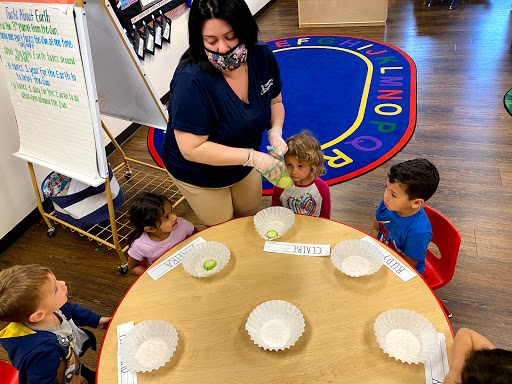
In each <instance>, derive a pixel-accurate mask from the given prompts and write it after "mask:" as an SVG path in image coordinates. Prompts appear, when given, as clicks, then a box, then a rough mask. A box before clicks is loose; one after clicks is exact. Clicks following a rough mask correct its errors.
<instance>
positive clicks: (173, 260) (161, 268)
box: [148, 237, 206, 280]
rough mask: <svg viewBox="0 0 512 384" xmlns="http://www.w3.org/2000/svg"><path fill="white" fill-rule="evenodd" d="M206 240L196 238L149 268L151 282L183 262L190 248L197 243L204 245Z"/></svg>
mask: <svg viewBox="0 0 512 384" xmlns="http://www.w3.org/2000/svg"><path fill="white" fill-rule="evenodd" d="M205 241H206V240H205V239H203V238H202V237H198V238H197V239H195V240H194V241H192V242H191V243H189V244H187V245H185V246H184V247H183V248H181V249H180V250H179V251H177V252H174V253H173V254H172V255H171V256H169V257H168V258H167V259H165V260H164V261H162V262H161V263H160V264H158V265H155V266H154V267H153V268H150V269H149V270H148V275H149V276H151V278H152V279H153V280H157V279H159V278H161V277H162V276H163V275H165V274H166V273H167V272H169V271H170V270H172V269H173V268H174V267H176V266H177V265H179V264H181V262H182V261H183V258H184V257H185V254H186V253H187V252H188V250H189V249H190V248H192V247H193V246H194V245H196V244H199V243H204V242H205Z"/></svg>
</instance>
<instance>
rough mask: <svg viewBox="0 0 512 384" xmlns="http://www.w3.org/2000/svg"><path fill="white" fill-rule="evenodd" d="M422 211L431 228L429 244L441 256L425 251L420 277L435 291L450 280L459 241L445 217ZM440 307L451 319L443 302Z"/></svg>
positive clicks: (427, 210)
mask: <svg viewBox="0 0 512 384" xmlns="http://www.w3.org/2000/svg"><path fill="white" fill-rule="evenodd" d="M423 209H424V210H425V213H426V214H427V216H428V219H429V220H430V225H431V226H432V240H431V242H432V243H434V244H435V245H436V246H437V248H438V249H439V253H440V254H441V257H437V256H436V255H435V254H434V253H433V252H432V251H431V250H430V249H427V255H426V258H425V271H424V272H423V275H422V276H423V278H424V279H425V281H426V282H427V284H428V285H429V287H430V288H431V289H432V290H435V289H439V288H441V287H444V286H445V285H446V284H448V282H449V281H450V280H451V279H452V277H453V273H454V272H455V264H457V256H458V255H459V248H460V240H461V239H460V234H459V231H457V229H456V228H455V227H454V226H453V224H452V223H450V222H449V221H448V219H447V218H446V217H444V216H443V215H441V214H440V213H439V212H437V211H436V210H434V209H432V208H430V207H427V206H423ZM440 302H441V301H440ZM441 305H442V306H443V308H444V310H445V312H446V314H447V315H448V317H452V314H451V312H450V311H449V310H448V308H446V305H444V303H443V302H441Z"/></svg>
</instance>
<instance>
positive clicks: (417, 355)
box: [373, 309, 438, 364]
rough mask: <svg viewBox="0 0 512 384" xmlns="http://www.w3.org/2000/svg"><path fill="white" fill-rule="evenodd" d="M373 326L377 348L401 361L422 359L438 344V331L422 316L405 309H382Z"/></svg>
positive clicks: (430, 353) (411, 362)
mask: <svg viewBox="0 0 512 384" xmlns="http://www.w3.org/2000/svg"><path fill="white" fill-rule="evenodd" d="M373 330H374V331H375V336H376V337H377V342H378V343H379V346H380V348H382V350H383V351H384V352H385V353H387V354H388V355H389V356H391V357H394V358H395V360H397V361H398V360H400V361H402V362H403V363H408V364H418V363H424V362H425V361H426V360H427V359H428V358H430V357H431V356H432V355H433V354H434V351H435V348H436V346H437V344H438V338H437V331H436V329H435V328H434V326H433V325H432V323H431V322H430V321H428V320H427V319H426V318H425V317H423V316H422V315H420V314H419V313H416V312H414V311H410V310H407V309H391V310H389V311H386V312H383V313H381V314H380V315H379V316H378V317H377V319H376V320H375V323H374V324H373Z"/></svg>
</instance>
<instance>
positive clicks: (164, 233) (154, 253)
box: [128, 192, 195, 275]
mask: <svg viewBox="0 0 512 384" xmlns="http://www.w3.org/2000/svg"><path fill="white" fill-rule="evenodd" d="M130 222H131V224H132V225H133V226H134V227H135V229H134V231H133V232H132V233H131V234H130V237H129V239H128V242H129V244H130V249H129V250H128V269H129V270H130V272H131V273H133V274H134V275H141V274H142V273H143V272H144V270H145V269H146V267H149V266H150V265H151V264H153V262H154V261H155V260H156V259H158V258H159V257H160V256H161V255H162V254H164V253H165V252H167V251H168V250H169V249H171V248H172V247H174V246H175V245H176V244H178V243H179V242H180V241H182V240H184V239H186V238H187V237H189V236H190V235H192V234H193V233H194V232H195V228H194V226H193V225H192V223H190V222H188V221H187V220H185V219H182V218H181V217H177V216H176V214H175V213H174V212H173V211H172V206H171V203H170V202H169V200H167V198H166V197H164V196H162V195H156V194H154V193H149V192H142V193H140V194H138V195H137V196H135V197H134V199H133V202H132V204H131V206H130ZM141 262H145V264H146V267H145V266H144V265H143V264H141Z"/></svg>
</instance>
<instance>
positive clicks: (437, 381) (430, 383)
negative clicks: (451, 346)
mask: <svg viewBox="0 0 512 384" xmlns="http://www.w3.org/2000/svg"><path fill="white" fill-rule="evenodd" d="M437 337H438V338H439V344H438V346H437V347H436V350H435V353H434V355H433V356H432V357H431V358H430V359H428V360H427V361H425V377H426V383H427V384H442V383H443V380H444V377H445V376H446V374H447V373H448V370H449V367H448V354H447V353H446V338H445V336H444V333H439V332H438V333H437Z"/></svg>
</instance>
